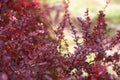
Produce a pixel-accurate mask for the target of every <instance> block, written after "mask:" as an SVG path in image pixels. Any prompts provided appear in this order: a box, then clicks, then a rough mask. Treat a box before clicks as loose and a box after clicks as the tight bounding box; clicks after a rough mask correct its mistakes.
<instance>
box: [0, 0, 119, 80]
mask: <svg viewBox="0 0 120 80" xmlns="http://www.w3.org/2000/svg"><path fill="white" fill-rule="evenodd" d="M63 4H64V11H65V13H64V16H63V19H62V21H61V23H60V25H59V26H58V28H57V30H53V29H52V26H51V25H50V24H49V22H50V23H53V22H51V21H50V15H49V14H50V12H51V10H52V9H53V8H54V9H56V8H55V7H54V6H53V7H52V8H51V7H49V5H47V4H43V3H39V2H38V1H37V0H0V80H117V77H120V63H119V59H120V55H119V50H120V48H119V46H120V31H118V33H117V34H116V35H115V36H114V37H110V36H109V35H108V34H107V28H106V26H107V24H106V22H105V14H104V12H103V11H99V14H98V18H97V20H96V21H97V22H96V25H95V26H94V28H93V29H91V28H92V26H91V23H92V21H91V19H90V17H89V14H88V13H89V11H88V9H87V11H86V12H85V19H83V18H81V17H78V18H77V20H78V23H79V24H80V27H79V28H81V31H80V33H82V35H77V34H78V32H77V31H76V29H75V28H77V27H76V26H75V24H74V22H73V21H72V18H71V17H70V13H69V11H68V7H69V1H68V2H66V1H65V0H64V3H63ZM45 6H46V7H45ZM58 14H59V13H57V15H58ZM57 17H59V16H55V20H56V19H57ZM53 21H54V20H53ZM54 22H55V23H56V21H54ZM67 27H69V28H71V31H72V34H73V37H74V42H75V43H76V45H75V52H74V54H69V55H67V54H68V53H69V51H68V50H67V52H68V53H66V54H65V55H64V56H63V54H62V51H61V48H62V45H61V44H60V43H61V41H64V42H65V43H66V40H65V39H64V29H65V28H67ZM80 33H79V34H80ZM80 36H82V37H80ZM79 39H83V42H82V43H79ZM68 44H69V43H66V44H65V46H66V47H68ZM116 47H117V51H116V52H115V53H114V54H113V55H108V53H107V51H110V50H112V49H114V48H116ZM66 49H68V48H66ZM91 54H95V57H94V60H92V61H90V62H88V61H86V60H87V57H88V56H90V55H91ZM109 54H110V53H109ZM108 67H112V68H113V70H114V71H115V72H116V74H117V76H116V75H115V74H110V73H109V72H108V69H107V68H108ZM84 73H86V74H87V75H86V76H85V75H84Z"/></svg>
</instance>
